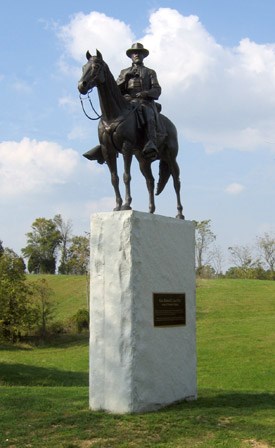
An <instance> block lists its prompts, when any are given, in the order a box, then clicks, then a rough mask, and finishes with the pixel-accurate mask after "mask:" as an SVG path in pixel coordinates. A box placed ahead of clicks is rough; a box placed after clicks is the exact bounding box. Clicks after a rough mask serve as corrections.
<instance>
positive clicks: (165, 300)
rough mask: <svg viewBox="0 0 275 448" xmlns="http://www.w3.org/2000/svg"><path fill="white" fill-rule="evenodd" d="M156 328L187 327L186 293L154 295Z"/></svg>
mask: <svg viewBox="0 0 275 448" xmlns="http://www.w3.org/2000/svg"><path fill="white" fill-rule="evenodd" d="M153 306H154V326H155V327H167V326H174V325H186V307H185V293H181V294H177V293H153Z"/></svg>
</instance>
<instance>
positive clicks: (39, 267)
mask: <svg viewBox="0 0 275 448" xmlns="http://www.w3.org/2000/svg"><path fill="white" fill-rule="evenodd" d="M26 236H27V245H26V247H24V248H23V249H22V254H23V256H24V258H26V259H27V260H28V262H27V268H28V271H29V273H33V274H55V273H56V272H57V273H58V274H75V275H83V274H86V273H87V272H88V269H89V257H90V250H89V236H88V235H87V234H86V235H84V236H77V235H72V222H71V221H70V220H68V221H65V220H64V219H63V218H62V216H61V215H55V216H54V217H53V219H46V218H37V219H36V220H35V221H34V222H33V224H32V226H31V231H30V232H28V233H27V234H26ZM58 260H59V264H58V266H57V263H58Z"/></svg>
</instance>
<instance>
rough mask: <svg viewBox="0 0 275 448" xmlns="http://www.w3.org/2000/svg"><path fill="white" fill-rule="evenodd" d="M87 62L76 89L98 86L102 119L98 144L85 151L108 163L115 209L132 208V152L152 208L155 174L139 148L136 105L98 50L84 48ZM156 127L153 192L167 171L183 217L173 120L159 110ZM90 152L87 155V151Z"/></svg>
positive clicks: (83, 90)
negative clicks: (119, 164) (92, 52)
mask: <svg viewBox="0 0 275 448" xmlns="http://www.w3.org/2000/svg"><path fill="white" fill-rule="evenodd" d="M86 57H87V59H88V62H87V63H86V64H85V65H84V66H83V69H82V70H83V74H82V77H81V79H80V81H79V83H78V90H79V92H80V93H81V94H83V95H86V94H87V93H88V92H89V91H90V90H91V89H92V88H93V87H95V86H96V87H97V89H98V96H99V102H100V107H101V111H102V116H101V120H100V122H99V125H98V136H99V142H100V146H98V147H96V148H94V149H93V150H91V151H89V152H87V153H86V154H84V156H85V157H87V158H88V159H90V160H97V161H98V162H99V163H103V162H104V161H105V162H106V163H107V165H108V167H109V170H110V174H111V182H112V185H113V188H114V191H115V196H116V207H115V209H114V210H115V211H117V210H131V206H130V204H131V202H132V198H131V189H130V181H131V171H130V169H131V162H132V158H133V154H134V155H135V157H136V158H137V160H138V162H139V167H140V171H141V173H142V174H143V176H144V177H145V179H146V184H147V189H148V192H149V212H150V213H154V211H155V199H154V182H155V181H154V177H153V174H152V170H151V163H152V160H151V159H147V158H145V157H144V156H143V155H142V153H141V151H142V148H143V146H144V144H145V143H146V135H145V132H144V130H143V129H140V126H139V123H138V120H137V114H136V109H137V107H138V103H137V104H136V105H135V104H134V103H132V102H131V103H129V101H127V100H126V99H125V98H124V97H123V95H122V94H121V92H120V90H119V87H118V86H117V84H116V81H115V79H114V77H113V75H112V73H111V71H110V69H109V67H108V65H107V64H106V62H104V60H103V58H102V55H101V53H100V52H99V51H98V50H97V54H96V56H91V55H90V53H89V52H88V51H87V53H86ZM158 122H159V123H158V128H159V129H160V130H161V132H158V153H159V160H160V162H159V182H158V184H157V189H156V195H158V194H160V193H161V192H162V190H163V189H164V187H165V185H166V183H167V181H168V179H169V177H170V175H171V176H172V178H173V182H174V188H175V192H176V196H177V210H178V214H177V218H180V219H184V216H183V213H182V210H183V208H182V204H181V200H180V179H179V174H180V170H179V166H178V163H177V161H176V157H177V154H178V139H177V130H176V127H175V126H174V124H173V123H172V122H171V121H170V120H169V119H168V118H167V117H165V116H164V115H162V114H159V119H158ZM91 152H92V153H93V156H92V157H91V156H89V153H91ZM118 153H121V154H122V155H123V159H124V174H123V180H124V183H125V201H124V204H123V201H122V198H121V195H120V191H119V178H118V173H117V160H116V158H117V154H118ZM95 154H96V155H95Z"/></svg>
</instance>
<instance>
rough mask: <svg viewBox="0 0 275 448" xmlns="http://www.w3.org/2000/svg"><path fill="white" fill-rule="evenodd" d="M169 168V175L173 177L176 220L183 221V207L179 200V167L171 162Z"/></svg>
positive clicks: (175, 162)
mask: <svg viewBox="0 0 275 448" xmlns="http://www.w3.org/2000/svg"><path fill="white" fill-rule="evenodd" d="M170 168H171V174H172V177H173V183H174V189H175V192H176V196H177V209H178V214H177V216H176V218H179V219H184V215H183V213H182V211H183V207H182V204H181V199H180V169H179V165H178V163H177V161H176V160H173V161H172V162H171V165H170Z"/></svg>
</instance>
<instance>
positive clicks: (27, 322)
mask: <svg viewBox="0 0 275 448" xmlns="http://www.w3.org/2000/svg"><path fill="white" fill-rule="evenodd" d="M37 315H38V314H37V307H36V306H35V304H34V302H33V297H32V291H31V289H30V287H29V286H28V284H27V283H26V275H25V264H24V261H23V259H22V258H21V257H19V256H18V255H17V254H16V253H15V252H14V251H12V250H11V249H8V248H5V249H4V250H3V252H1V256H0V335H1V336H2V338H4V339H6V340H10V341H12V342H15V341H16V340H18V339H20V338H21V336H23V335H26V334H27V333H28V332H29V331H31V330H32V329H33V328H34V327H35V325H36V321H37Z"/></svg>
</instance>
